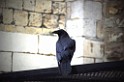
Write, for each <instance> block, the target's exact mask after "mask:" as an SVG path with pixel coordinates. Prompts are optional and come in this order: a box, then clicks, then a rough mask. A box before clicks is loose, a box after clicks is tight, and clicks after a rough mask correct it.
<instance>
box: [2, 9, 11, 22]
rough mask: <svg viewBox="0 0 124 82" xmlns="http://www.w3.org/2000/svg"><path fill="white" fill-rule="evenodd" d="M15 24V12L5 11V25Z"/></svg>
mask: <svg viewBox="0 0 124 82" xmlns="http://www.w3.org/2000/svg"><path fill="white" fill-rule="evenodd" d="M12 22H13V10H12V9H3V23H4V24H11V23H12Z"/></svg>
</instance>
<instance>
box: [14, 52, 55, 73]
mask: <svg viewBox="0 0 124 82" xmlns="http://www.w3.org/2000/svg"><path fill="white" fill-rule="evenodd" d="M50 67H57V61H56V57H55V56H45V55H38V54H26V53H14V54H13V71H22V70H32V69H43V68H50Z"/></svg>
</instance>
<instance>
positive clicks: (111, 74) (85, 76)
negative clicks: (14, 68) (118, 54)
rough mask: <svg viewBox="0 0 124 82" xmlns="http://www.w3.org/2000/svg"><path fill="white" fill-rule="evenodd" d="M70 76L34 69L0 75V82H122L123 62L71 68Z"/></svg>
mask: <svg viewBox="0 0 124 82" xmlns="http://www.w3.org/2000/svg"><path fill="white" fill-rule="evenodd" d="M72 69H73V70H72V74H71V75H68V76H61V75H60V74H59V72H58V68H48V69H36V70H28V71H19V72H10V73H3V74H0V82H1V81H2V82H6V81H7V82H11V81H12V82H13V81H16V82H17V81H40V82H41V81H43V82H46V81H47V82H48V81H51V82H58V81H60V82H62V81H64V82H65V81H68V82H72V81H73V82H77V81H85V82H89V81H91V80H92V81H104V82H105V81H109V82H110V81H111V82H122V81H123V82H124V61H115V62H104V63H95V64H85V65H75V66H72Z"/></svg>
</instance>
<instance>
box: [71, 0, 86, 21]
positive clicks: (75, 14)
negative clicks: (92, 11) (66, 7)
mask: <svg viewBox="0 0 124 82" xmlns="http://www.w3.org/2000/svg"><path fill="white" fill-rule="evenodd" d="M83 3H84V0H80V1H79V0H77V1H74V2H72V4H71V18H72V19H77V18H84V17H83V13H84V9H83V6H84V5H83Z"/></svg>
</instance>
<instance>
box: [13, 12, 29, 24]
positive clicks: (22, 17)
mask: <svg viewBox="0 0 124 82" xmlns="http://www.w3.org/2000/svg"><path fill="white" fill-rule="evenodd" d="M14 21H15V24H16V25H21V26H26V25H27V23H28V12H26V11H19V10H15V12H14Z"/></svg>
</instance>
